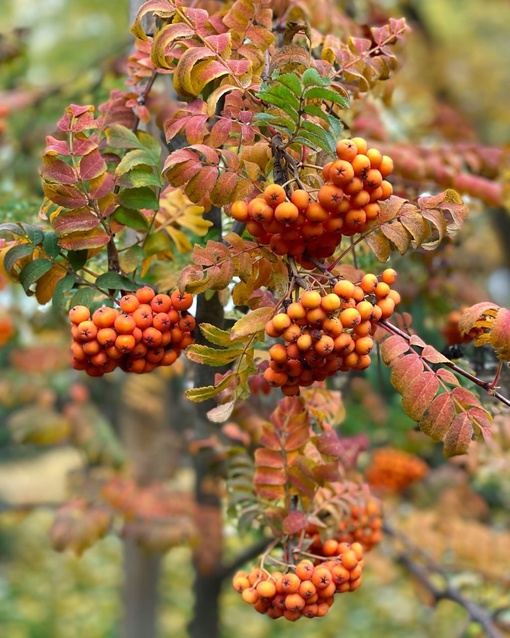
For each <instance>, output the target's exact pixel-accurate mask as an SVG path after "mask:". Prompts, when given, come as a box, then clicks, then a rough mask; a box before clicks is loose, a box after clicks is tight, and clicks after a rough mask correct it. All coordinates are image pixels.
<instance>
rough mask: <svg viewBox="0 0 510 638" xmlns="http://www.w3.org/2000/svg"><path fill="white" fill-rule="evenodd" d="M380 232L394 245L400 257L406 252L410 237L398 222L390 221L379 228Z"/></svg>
mask: <svg viewBox="0 0 510 638" xmlns="http://www.w3.org/2000/svg"><path fill="white" fill-rule="evenodd" d="M380 230H381V232H382V233H383V234H384V235H385V236H386V237H387V238H388V239H389V240H390V241H391V242H392V243H393V244H395V246H396V248H397V250H398V251H399V253H400V254H401V255H403V254H404V253H406V252H407V250H408V249H409V246H410V245H411V236H410V235H409V233H408V232H407V230H406V229H405V228H404V226H403V225H402V224H401V223H400V222H399V221H392V222H390V223H388V224H383V225H382V226H381V227H380Z"/></svg>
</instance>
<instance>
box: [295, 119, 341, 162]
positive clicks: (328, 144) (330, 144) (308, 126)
mask: <svg viewBox="0 0 510 638" xmlns="http://www.w3.org/2000/svg"><path fill="white" fill-rule="evenodd" d="M301 126H302V128H304V129H305V131H307V132H308V133H311V134H313V135H315V136H316V137H317V138H318V139H321V140H323V146H322V147H321V148H322V149H323V150H325V151H327V152H328V153H329V154H330V155H335V153H336V139H335V138H334V137H333V135H331V133H330V132H329V131H327V130H326V129H324V128H322V126H319V124H316V123H315V122H309V121H308V120H304V121H303V122H301ZM301 133H302V131H301Z"/></svg>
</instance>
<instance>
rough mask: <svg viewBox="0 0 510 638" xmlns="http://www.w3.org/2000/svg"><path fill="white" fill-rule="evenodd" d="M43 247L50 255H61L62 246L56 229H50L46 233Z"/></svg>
mask: <svg viewBox="0 0 510 638" xmlns="http://www.w3.org/2000/svg"><path fill="white" fill-rule="evenodd" d="M43 247H44V251H45V253H46V254H47V255H48V257H58V256H59V255H60V246H59V245H58V238H57V235H56V234H55V232H54V231H52V230H50V231H49V232H47V233H45V234H44V239H43Z"/></svg>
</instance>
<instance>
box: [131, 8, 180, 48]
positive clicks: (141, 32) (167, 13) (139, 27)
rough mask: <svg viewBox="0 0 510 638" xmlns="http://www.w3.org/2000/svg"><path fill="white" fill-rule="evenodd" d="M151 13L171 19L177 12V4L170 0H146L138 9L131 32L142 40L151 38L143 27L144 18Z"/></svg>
mask: <svg viewBox="0 0 510 638" xmlns="http://www.w3.org/2000/svg"><path fill="white" fill-rule="evenodd" d="M150 13H153V14H154V15H156V16H158V17H160V18H165V19H169V18H171V17H172V16H173V15H174V13H175V6H174V5H173V4H171V3H170V2H168V0H148V1H147V2H144V3H143V4H142V6H141V7H140V9H139V10H138V13H137V14H136V18H135V21H134V23H133V26H132V27H131V33H132V34H133V35H134V36H135V37H136V38H138V39H140V40H148V39H149V38H148V37H147V35H146V34H145V29H144V28H143V18H144V17H145V16H146V15H147V14H150Z"/></svg>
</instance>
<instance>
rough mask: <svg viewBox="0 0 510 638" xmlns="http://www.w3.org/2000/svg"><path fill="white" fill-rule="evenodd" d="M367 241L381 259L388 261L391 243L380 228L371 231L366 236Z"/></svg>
mask: <svg viewBox="0 0 510 638" xmlns="http://www.w3.org/2000/svg"><path fill="white" fill-rule="evenodd" d="M365 242H366V243H367V245H368V247H369V248H370V250H371V251H372V252H373V253H374V255H375V256H376V257H377V259H378V260H379V261H381V262H383V263H384V262H386V261H388V258H389V256H390V254H391V245H390V242H389V240H388V238H387V237H385V236H384V235H383V233H382V232H381V231H380V230H379V229H374V230H373V231H371V232H369V233H368V234H367V236H366V237H365Z"/></svg>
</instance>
